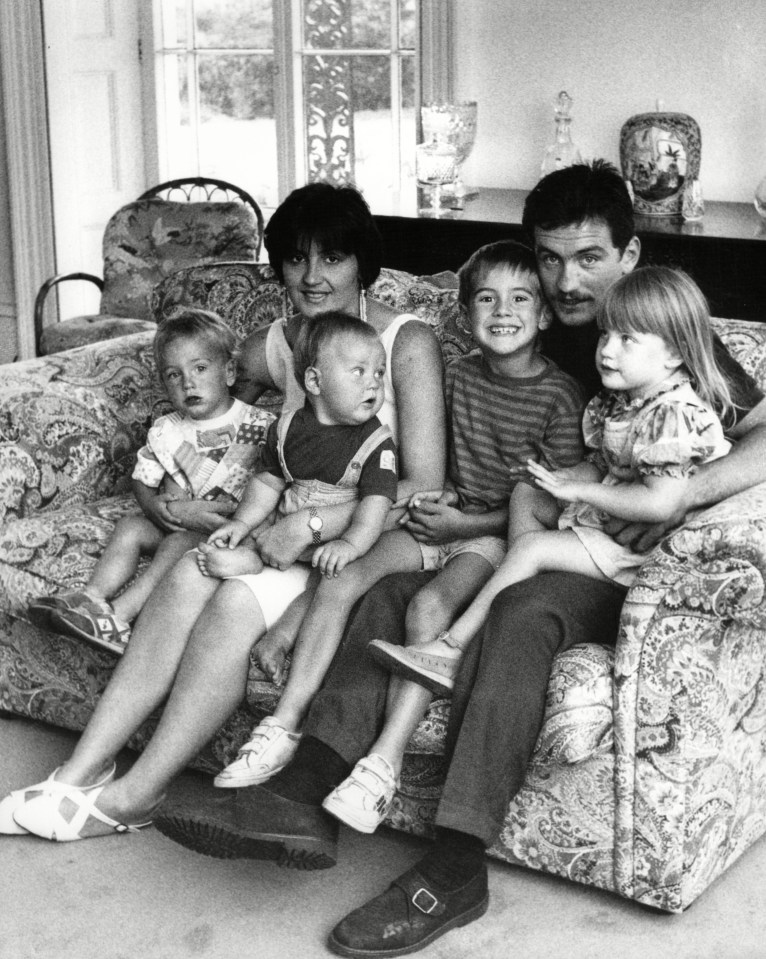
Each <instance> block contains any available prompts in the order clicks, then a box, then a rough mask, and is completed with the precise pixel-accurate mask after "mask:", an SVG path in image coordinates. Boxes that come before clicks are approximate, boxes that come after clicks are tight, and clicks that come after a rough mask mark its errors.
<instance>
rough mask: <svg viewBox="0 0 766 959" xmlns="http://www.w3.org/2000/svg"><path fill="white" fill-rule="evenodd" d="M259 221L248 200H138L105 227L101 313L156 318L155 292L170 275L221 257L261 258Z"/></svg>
mask: <svg viewBox="0 0 766 959" xmlns="http://www.w3.org/2000/svg"><path fill="white" fill-rule="evenodd" d="M258 239H259V237H258V224H257V221H256V218H255V214H254V212H253V211H252V210H251V209H250V207H249V206H247V205H246V204H244V203H229V202H227V203H184V202H175V201H172V200H157V199H151V200H136V202H135V203H129V204H128V205H127V206H124V207H122V208H121V209H120V210H118V211H117V213H115V214H114V216H113V217H112V218H111V219H110V220H109V222H108V223H107V225H106V229H105V231H104V242H103V250H104V292H103V296H102V299H101V312H102V313H104V314H109V315H111V316H115V317H120V316H122V317H131V318H137V319H147V320H148V319H151V305H150V300H151V294H152V290H153V289H154V287H155V286H156V285H157V284H158V283H159V282H160V281H161V280H163V279H164V278H165V277H166V276H168V275H169V274H171V273H174V272H176V271H177V270H181V269H184V268H185V267H189V266H196V265H203V264H207V263H215V262H217V261H221V260H255V256H256V250H257V246H258Z"/></svg>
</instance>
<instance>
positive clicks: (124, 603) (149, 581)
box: [112, 530, 201, 623]
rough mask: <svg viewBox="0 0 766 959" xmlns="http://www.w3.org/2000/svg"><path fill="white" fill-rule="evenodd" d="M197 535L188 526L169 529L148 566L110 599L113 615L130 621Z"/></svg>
mask: <svg viewBox="0 0 766 959" xmlns="http://www.w3.org/2000/svg"><path fill="white" fill-rule="evenodd" d="M200 535H201V534H200V533H199V532H198V531H193V530H188V531H185V532H183V533H170V535H168V536H165V537H164V538H163V539H162V541H161V542H160V544H159V546H158V547H157V551H156V552H155V554H154V559H153V560H152V562H151V563H150V564H149V567H148V568H147V569H146V570H145V571H144V572H143V573H142V574H141V576H139V577H138V579H137V580H136V581H135V582H133V583H131V584H130V586H128V588H127V589H126V590H124V592H122V593H120V595H119V596H117V597H115V598H114V599H113V600H112V609H113V610H114V613H115V616H117V617H118V618H119V619H122V620H124V621H125V622H126V623H130V622H132V621H133V620H134V619H135V618H136V616H138V614H139V613H140V612H141V610H142V609H143V608H144V605H145V604H146V601H147V600H148V599H149V597H150V596H151V594H152V592H153V591H154V589H155V587H156V586H159V584H160V583H161V582H162V581H163V579H164V578H165V576H166V574H167V573H169V572H170V570H171V569H172V568H173V567H174V566H175V564H176V563H177V562H178V561H179V560H180V559H181V557H182V556H183V555H184V553H187V552H188V551H189V550H190V549H194V547H195V546H196V545H197V543H198V542H199V539H200Z"/></svg>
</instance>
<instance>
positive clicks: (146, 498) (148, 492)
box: [29, 309, 272, 654]
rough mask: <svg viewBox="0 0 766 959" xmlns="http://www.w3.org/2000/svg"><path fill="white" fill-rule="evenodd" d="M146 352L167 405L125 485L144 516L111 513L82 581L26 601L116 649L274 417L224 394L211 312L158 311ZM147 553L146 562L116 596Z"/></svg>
mask: <svg viewBox="0 0 766 959" xmlns="http://www.w3.org/2000/svg"><path fill="white" fill-rule="evenodd" d="M154 355H155V360H156V363H157V369H158V371H159V374H160V378H161V380H162V383H163V386H164V387H165V390H166V391H167V394H168V398H169V400H170V402H171V404H172V406H173V409H174V412H172V413H169V414H168V415H166V416H161V417H159V419H158V420H157V422H156V423H155V424H154V426H152V428H151V429H150V430H149V434H148V436H147V440H146V445H145V446H144V447H142V449H140V450H139V452H138V456H137V461H136V466H135V469H134V471H133V477H132V480H133V492H134V494H135V497H136V499H137V500H138V503H139V506H140V507H141V509H142V510H143V512H144V515H143V516H140V515H139V516H135V515H134V516H124V517H122V518H121V519H120V520H118V521H117V524H116V526H115V529H114V532H113V534H112V536H111V538H110V540H109V542H108V543H107V546H106V549H105V550H104V552H103V554H102V555H101V557H100V558H99V560H98V562H97V563H96V565H95V567H94V569H93V572H92V574H91V576H90V579H89V580H88V582H87V584H86V585H85V586H84V587H83V589H81V590H74V591H68V592H63V593H60V594H58V595H57V596H52V597H41V598H40V599H37V600H34V601H33V602H32V603H30V606H29V613H30V618H32V620H33V621H34V622H37V623H38V624H40V625H44V626H45V627H47V628H50V629H55V630H57V631H60V632H62V633H65V634H67V635H70V636H75V637H78V638H81V639H84V640H86V641H87V642H90V643H93V644H95V645H96V646H100V647H102V648H105V649H109V650H111V651H112V652H114V653H117V654H121V653H122V652H123V651H124V648H125V644H126V643H127V641H128V639H129V637H130V626H129V623H130V622H131V621H132V620H133V619H134V618H135V617H136V616H137V615H138V613H139V611H140V610H141V608H142V606H143V605H144V602H145V601H146V599H147V597H148V596H149V594H150V593H151V591H152V590H153V589H154V587H155V586H156V585H157V583H158V582H159V581H160V580H161V579H162V577H163V575H164V574H165V573H166V572H167V571H168V570H169V569H170V568H171V567H172V566H173V565H174V563H175V562H176V561H177V560H178V559H179V558H180V557H181V556H182V555H183V554H184V553H185V552H186V551H187V550H189V549H192V548H193V547H194V546H196V545H197V543H198V542H199V540H200V537H201V535H203V534H205V533H209V532H210V530H211V529H213V528H215V527H216V526H218V525H220V524H221V523H222V522H223V520H224V518H225V516H227V515H229V514H230V513H231V512H232V510H233V509H234V508H235V506H236V504H237V503H238V502H239V500H240V498H241V496H242V492H243V490H244V488H245V482H246V480H247V478H248V475H249V474H250V472H251V471H252V469H253V467H254V466H255V464H256V462H257V458H258V451H259V447H260V444H261V443H262V441H263V437H264V435H265V433H266V429H267V427H268V425H269V423H270V422H271V420H272V417H271V416H269V414H267V413H264V412H263V411H261V410H258V409H256V408H255V407H252V406H248V405H247V404H245V403H242V402H241V401H240V400H237V399H234V398H233V397H232V396H231V395H230V394H229V388H230V387H231V386H232V385H233V383H234V379H235V375H236V368H235V358H236V338H235V336H234V333H233V332H232V331H231V330H230V329H229V327H228V326H227V325H226V324H225V323H224V322H223V320H221V319H220V318H219V317H218V316H217V315H216V314H214V313H210V312H208V311H206V310H196V309H188V310H185V311H184V312H182V313H180V314H179V315H178V316H175V317H172V318H170V319H168V320H166V321H165V322H164V323H162V324H161V325H160V326H159V328H158V330H157V335H156V337H155V340H154ZM147 555H148V556H152V557H153V559H152V562H151V564H150V565H149V567H148V569H147V570H146V571H145V572H144V573H143V574H142V575H141V576H140V577H138V579H136V580H135V581H134V582H133V583H131V584H130V585H129V586H128V588H127V589H126V590H125V591H124V592H122V593H121V594H120V595H119V596H116V594H117V593H118V592H119V591H120V590H121V589H122V587H124V586H125V585H126V584H127V583H129V582H130V580H131V579H132V578H133V577H134V576H135V574H136V572H137V570H138V566H139V560H140V558H141V556H147ZM113 597H116V598H114V599H113ZM110 600H111V602H110Z"/></svg>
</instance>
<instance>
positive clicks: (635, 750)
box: [614, 484, 766, 911]
mask: <svg viewBox="0 0 766 959" xmlns="http://www.w3.org/2000/svg"><path fill="white" fill-rule="evenodd" d="M765 576H766V484H761V485H759V486H756V487H753V488H752V489H750V490H747V491H745V492H744V493H741V494H738V495H737V496H733V497H731V498H730V499H728V500H725V501H724V502H722V503H719V504H717V505H716V506H714V507H712V508H710V509H707V510H705V511H703V512H701V513H698V514H697V515H696V516H695V517H694V518H692V519H691V520H689V521H688V522H687V523H686V524H685V525H684V526H683V527H680V528H679V529H677V530H676V531H675V532H674V533H672V534H671V535H670V536H669V537H667V539H666V540H665V541H664V542H663V543H661V544H660V546H659V547H658V548H657V549H656V550H655V551H654V552H653V553H652V554H651V556H650V558H649V559H648V561H647V562H646V564H645V565H644V566H643V567H642V569H641V573H640V576H639V579H638V581H637V582H636V584H635V585H634V586H633V588H632V589H631V590H630V592H629V594H628V597H627V600H626V602H625V606H624V609H623V614H622V622H621V627H620V635H619V639H618V644H617V651H616V659H615V750H616V757H615V758H616V769H615V790H616V796H615V798H616V822H615V862H614V865H615V879H616V881H617V886H618V889H619V891H620V892H621V893H622V894H623V895H625V896H628V897H629V898H632V899H637V900H639V901H641V902H644V903H646V904H647V905H655V906H658V907H660V908H663V909H666V910H669V911H681V910H682V909H684V908H685V907H686V906H687V905H688V904H689V903H690V902H692V901H693V900H694V898H695V897H696V896H697V895H699V893H700V892H701V891H702V890H703V889H704V888H705V887H706V886H707V885H708V884H709V883H710V882H711V881H712V880H713V879H714V878H715V876H716V875H718V874H719V873H720V872H723V870H724V869H725V868H727V867H728V866H729V865H730V864H731V863H732V862H733V861H734V860H735V859H736V858H737V857H738V856H739V855H740V854H741V853H742V852H743V851H744V850H745V849H746V848H747V846H748V845H749V844H750V843H751V842H753V841H754V839H755V838H757V836H758V835H760V833H762V832H763V831H764V830H765V829H766V809H764V807H763V802H762V797H763V796H764V795H766V757H765V756H764V750H765V749H766V740H764V737H763V728H764V725H765V724H766V680H764V661H765V660H766V589H765V588H764V578H765ZM759 797H761V802H760V804H759Z"/></svg>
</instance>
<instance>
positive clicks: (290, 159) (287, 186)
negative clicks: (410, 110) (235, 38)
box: [142, 0, 455, 197]
mask: <svg viewBox="0 0 766 959" xmlns="http://www.w3.org/2000/svg"><path fill="white" fill-rule="evenodd" d="M146 2H147V3H148V4H149V5H150V10H151V16H147V17H145V19H144V22H145V23H146V24H147V29H148V32H149V34H150V35H149V36H148V37H147V39H146V41H142V46H145V47H146V48H147V49H149V50H152V51H154V55H153V56H144V57H143V60H142V62H143V65H144V67H145V84H144V100H145V102H146V104H147V110H146V114H145V115H146V117H147V122H148V124H149V127H150V128H149V129H147V130H146V135H145V139H146V150H147V166H148V167H151V166H153V167H154V168H155V170H156V171H157V179H158V180H161V179H163V178H165V179H167V176H166V174H167V169H166V168H164V160H163V158H164V157H166V156H168V150H167V146H166V144H167V139H166V126H165V121H164V117H165V112H164V111H165V103H166V102H167V100H166V97H165V90H164V70H163V69H162V68H161V65H160V62H159V61H160V58H161V57H162V56H163V53H162V47H161V45H160V42H159V41H160V39H161V37H162V22H161V19H162V14H161V10H160V0H146ZM454 3H455V0H417V24H416V29H417V41H416V43H417V46H416V53H415V58H416V62H417V68H416V93H415V103H416V105H417V107H419V105H420V104H422V103H426V102H430V101H437V100H449V99H451V97H452V91H453V78H454V68H453V34H454V31H453V24H454ZM273 11H274V62H275V78H274V79H275V82H274V114H275V123H276V138H277V193H278V196H279V197H285V196H287V194H288V193H290V191H291V190H293V189H295V188H296V187H297V186H300V185H301V184H303V183H305V182H306V180H307V177H308V157H307V156H306V151H305V143H306V132H305V122H304V116H303V109H302V105H303V89H302V57H303V54H304V51H303V49H302V29H301V0H274V5H273ZM417 107H416V113H417V114H418V115H419V112H420V111H419V109H417ZM416 129H417V131H418V135H419V133H420V123H419V120H418V122H417V127H416ZM190 172H191V171H190Z"/></svg>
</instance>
